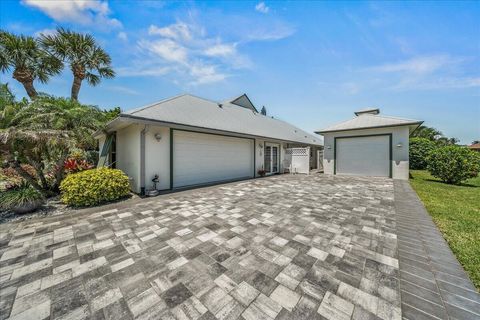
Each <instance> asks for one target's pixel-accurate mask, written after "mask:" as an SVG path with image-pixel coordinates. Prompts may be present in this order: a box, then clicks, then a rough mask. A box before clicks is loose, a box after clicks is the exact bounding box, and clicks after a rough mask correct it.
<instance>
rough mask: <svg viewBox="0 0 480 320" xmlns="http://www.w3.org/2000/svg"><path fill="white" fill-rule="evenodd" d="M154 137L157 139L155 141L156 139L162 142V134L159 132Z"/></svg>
mask: <svg viewBox="0 0 480 320" xmlns="http://www.w3.org/2000/svg"><path fill="white" fill-rule="evenodd" d="M153 136H154V137H155V139H156V140H157V141H160V140H162V135H161V134H160V133H158V132H157V133H155V134H154V135H153Z"/></svg>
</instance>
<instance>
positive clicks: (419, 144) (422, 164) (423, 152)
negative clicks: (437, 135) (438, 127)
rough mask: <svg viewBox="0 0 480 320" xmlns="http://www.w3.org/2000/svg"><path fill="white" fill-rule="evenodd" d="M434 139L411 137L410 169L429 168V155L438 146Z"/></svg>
mask: <svg viewBox="0 0 480 320" xmlns="http://www.w3.org/2000/svg"><path fill="white" fill-rule="evenodd" d="M436 147H437V146H436V144H435V142H434V141H432V140H429V139H427V138H417V137H414V138H410V147H409V161H410V169H414V170H424V169H426V168H427V163H428V156H429V154H430V152H432V151H433V150H434V149H435V148H436Z"/></svg>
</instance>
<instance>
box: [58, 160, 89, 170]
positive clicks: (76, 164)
mask: <svg viewBox="0 0 480 320" xmlns="http://www.w3.org/2000/svg"><path fill="white" fill-rule="evenodd" d="M63 168H64V169H65V172H66V173H75V172H79V171H83V170H88V169H92V168H93V164H91V163H88V162H87V161H86V160H78V159H75V158H68V159H67V160H65V162H64V163H63Z"/></svg>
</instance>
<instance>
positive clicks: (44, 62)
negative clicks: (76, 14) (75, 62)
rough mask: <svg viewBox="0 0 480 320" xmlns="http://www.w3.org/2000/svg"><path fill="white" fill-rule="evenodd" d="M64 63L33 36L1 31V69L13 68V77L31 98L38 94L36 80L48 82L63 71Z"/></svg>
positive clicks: (8, 69) (3, 70) (7, 70)
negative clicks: (43, 47)
mask: <svg viewBox="0 0 480 320" xmlns="http://www.w3.org/2000/svg"><path fill="white" fill-rule="evenodd" d="M62 68H63V64H62V62H61V61H60V60H59V59H57V58H56V57H55V56H53V55H51V54H49V53H48V52H46V51H45V50H42V48H41V47H40V46H39V44H38V42H37V41H36V40H35V39H34V38H33V37H27V36H16V35H14V34H12V33H9V32H6V31H0V71H2V72H9V71H10V69H13V74H12V75H13V79H15V80H17V81H18V82H20V83H21V84H22V85H23V87H24V88H25V91H26V92H27V94H28V96H29V97H30V99H34V98H35V97H36V96H37V91H36V90H35V87H34V81H35V80H39V81H40V82H42V83H46V82H47V81H48V79H49V78H50V77H51V76H53V75H56V74H58V73H60V71H62Z"/></svg>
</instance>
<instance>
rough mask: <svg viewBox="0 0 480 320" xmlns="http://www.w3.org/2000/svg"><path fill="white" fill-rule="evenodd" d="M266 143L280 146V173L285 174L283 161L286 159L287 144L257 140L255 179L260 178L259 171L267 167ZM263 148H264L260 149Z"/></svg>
mask: <svg viewBox="0 0 480 320" xmlns="http://www.w3.org/2000/svg"><path fill="white" fill-rule="evenodd" d="M265 143H273V144H278V147H279V156H280V163H279V170H278V172H279V173H283V159H285V148H286V147H287V143H286V142H285V143H282V142H278V141H270V140H261V139H255V153H256V154H255V177H258V176H259V175H258V170H260V169H264V166H265V163H264V161H265V153H264V152H265ZM260 146H262V147H260Z"/></svg>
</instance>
